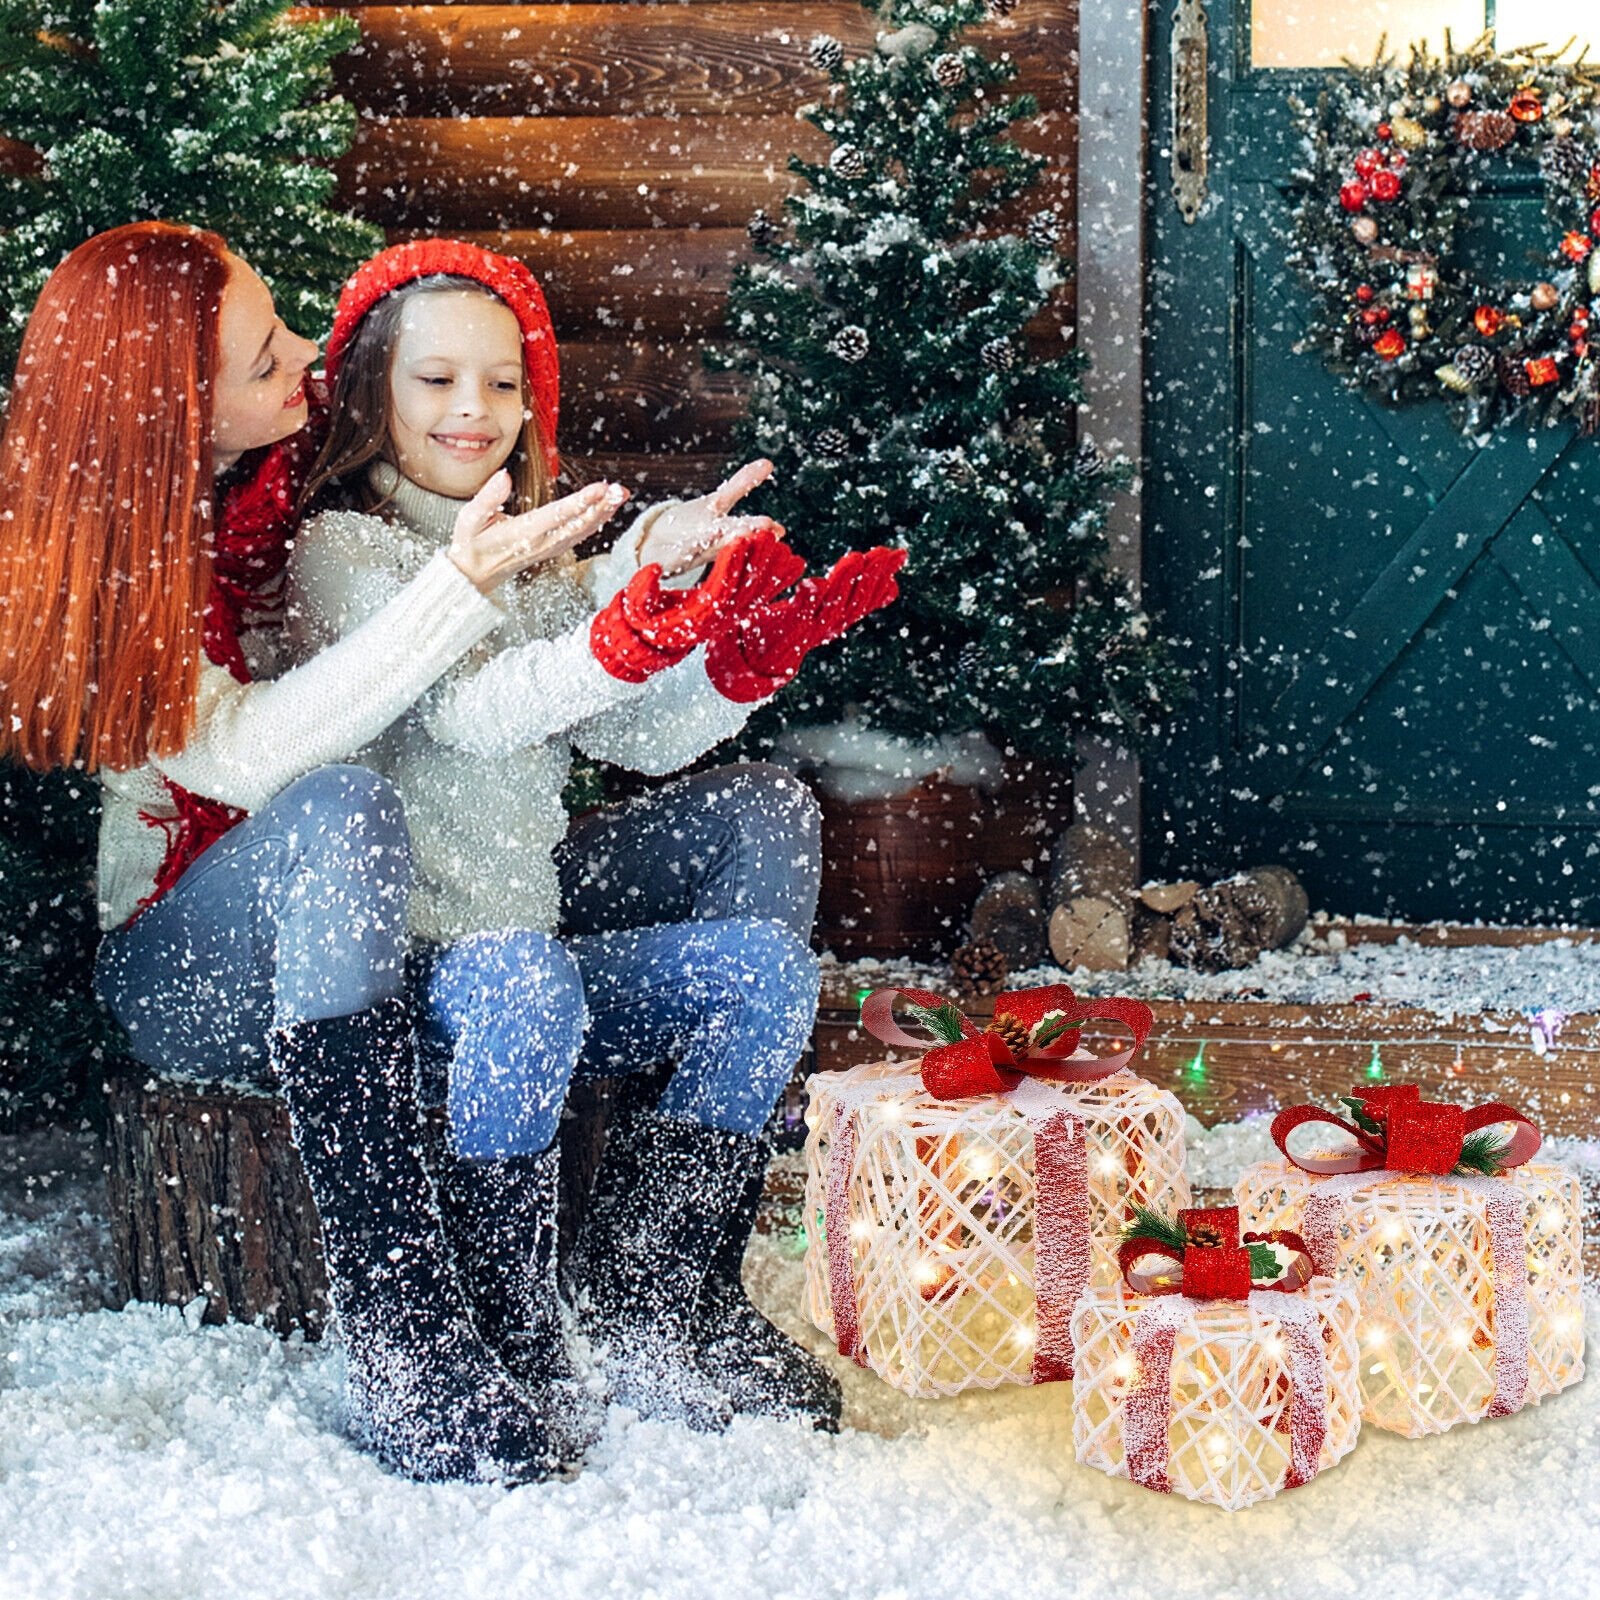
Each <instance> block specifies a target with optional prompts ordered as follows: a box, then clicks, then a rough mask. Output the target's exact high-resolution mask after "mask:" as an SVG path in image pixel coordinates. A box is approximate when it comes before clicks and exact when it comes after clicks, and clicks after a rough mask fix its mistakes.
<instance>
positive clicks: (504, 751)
mask: <svg viewBox="0 0 1600 1600" xmlns="http://www.w3.org/2000/svg"><path fill="white" fill-rule="evenodd" d="M419 549H420V544H419V541H418V540H417V539H415V538H413V537H412V536H411V535H410V534H409V533H408V532H407V531H406V530H405V529H403V528H400V527H397V526H396V525H395V524H394V523H390V522H386V521H385V520H384V519H383V518H381V517H374V516H368V515H364V514H362V513H360V512H349V511H334V512H327V513H324V514H323V515H322V516H320V517H318V518H316V519H314V520H313V521H312V522H311V523H309V524H308V525H307V526H306V527H305V528H303V529H302V530H301V534H300V538H299V540H298V541H297V542H296V548H295V554H294V558H293V561H292V563H291V566H290V634H291V639H292V641H293V644H294V647H295V649H296V652H297V654H300V655H304V654H305V653H306V651H307V650H308V649H310V648H315V647H317V646H318V645H319V644H321V643H322V642H323V641H325V640H326V639H328V638H336V637H338V636H339V635H340V634H341V633H343V632H344V631H345V630H347V629H349V628H351V627H354V626H356V625H357V624H358V623H359V622H360V621H361V619H362V618H363V617H364V616H365V615H367V614H368V613H369V612H370V611H371V610H373V609H374V608H375V607H377V606H379V605H382V604H383V603H384V602H385V599H386V598H387V596H388V595H389V594H390V593H391V592H392V591H393V590H395V589H396V588H398V586H399V584H400V583H401V581H402V575H403V572H404V570H405V568H406V566H407V565H408V563H409V562H410V561H412V560H414V559H417V558H418V552H419ZM574 592H576V593H579V594H581V591H574ZM485 603H486V604H491V605H492V604H493V602H489V601H486V602H485ZM580 603H581V602H580ZM495 609H496V614H497V615H501V614H502V613H500V611H499V608H498V607H496V608H495ZM591 620H592V619H591V618H590V617H589V616H585V617H584V618H583V620H582V621H580V622H577V623H576V624H573V625H570V626H567V627H565V628H563V629H562V630H561V631H559V632H557V633H556V634H555V635H554V636H553V637H551V638H539V639H530V640H527V641H525V642H524V643H521V644H514V645H509V646H508V647H506V648H505V649H503V650H500V651H498V652H496V653H495V654H493V655H490V656H488V657H487V658H483V657H481V656H480V657H475V658H474V659H472V660H469V661H462V662H461V663H460V664H459V665H458V666H456V667H455V668H454V670H453V671H451V672H450V673H448V674H447V675H446V676H445V677H443V678H442V679H441V681H440V682H439V683H438V685H437V686H436V687H435V688H434V689H433V690H432V691H431V692H430V693H428V694H427V695H426V696H425V697H424V698H423V699H422V700H421V701H420V703H419V705H418V708H417V716H418V720H419V721H420V722H421V724H422V726H423V728H424V729H426V731H427V733H428V735H429V737H430V738H432V739H433V740H434V741H435V742H436V743H438V744H442V745H450V746H454V747H455V748H457V749H461V750H465V751H466V752H467V753H468V754H470V755H477V756H504V755H510V754H511V753H513V752H514V751H517V750H523V749H527V748H529V747H530V746H534V745H539V744H543V743H544V742H545V741H546V740H548V739H552V738H555V737H557V736H558V735H561V734H565V733H567V732H568V731H569V730H570V729H571V728H572V726H573V725H574V724H575V723H579V722H582V721H583V720H584V719H585V718H588V717H592V716H594V715H595V714H597V713H599V712H603V711H606V710H608V709H610V708H613V707H616V706H620V705H623V704H625V703H626V702H628V701H630V700H637V699H639V698H640V696H641V695H642V694H643V693H644V689H645V686H644V685H643V684H633V683H623V682H622V681H621V680H620V679H617V678H613V677H612V676H611V674H610V673H608V672H607V671H606V670H605V668H604V667H602V666H601V665H600V663H599V662H598V661H596V660H595V658H594V652H593V650H592V649H591V648H590V645H589V624H590V621H591Z"/></svg>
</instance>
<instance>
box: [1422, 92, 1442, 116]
mask: <svg viewBox="0 0 1600 1600" xmlns="http://www.w3.org/2000/svg"><path fill="white" fill-rule="evenodd" d="M1422 109H1423V110H1424V111H1425V112H1426V113H1427V114H1428V115H1429V116H1430V117H1436V116H1438V115H1439V113H1440V112H1441V111H1443V110H1444V101H1443V100H1441V99H1440V98H1439V96H1438V95H1436V94H1430V95H1429V96H1428V98H1427V99H1426V100H1424V101H1423V102H1422Z"/></svg>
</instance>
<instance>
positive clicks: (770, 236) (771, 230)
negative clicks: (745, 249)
mask: <svg viewBox="0 0 1600 1600" xmlns="http://www.w3.org/2000/svg"><path fill="white" fill-rule="evenodd" d="M744 231H745V232H746V233H747V234H749V236H750V243H751V244H753V245H758V246H759V245H768V244H771V243H772V241H773V240H774V239H775V238H777V236H778V225H777V223H776V222H774V221H773V220H772V218H771V217H769V216H768V215H767V214H766V212H765V211H756V212H753V213H752V214H751V217H750V220H749V221H748V222H747V223H745V225H744Z"/></svg>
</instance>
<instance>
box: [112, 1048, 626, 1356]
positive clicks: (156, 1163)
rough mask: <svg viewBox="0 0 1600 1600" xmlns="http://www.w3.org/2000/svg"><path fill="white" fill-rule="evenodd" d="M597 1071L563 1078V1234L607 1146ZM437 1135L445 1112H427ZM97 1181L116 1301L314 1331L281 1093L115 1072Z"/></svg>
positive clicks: (318, 1310) (312, 1266)
mask: <svg viewBox="0 0 1600 1600" xmlns="http://www.w3.org/2000/svg"><path fill="white" fill-rule="evenodd" d="M610 1104H611V1089H610V1085H609V1084H608V1083H606V1082H604V1081H602V1082H599V1083H592V1084H579V1085H576V1086H575V1087H574V1088H573V1091H572V1095H571V1098H570V1101H569V1106H568V1112H569V1114H568V1116H567V1117H566V1118H565V1119H564V1120H563V1122H562V1128H561V1149H562V1171H561V1177H562V1193H561V1229H562V1234H563V1238H564V1239H566V1240H570V1238H571V1235H572V1231H573V1229H574V1228H575V1227H576V1226H577V1220H578V1218H579V1217H580V1216H581V1214H582V1209H583V1204H584V1201H585V1199H586V1198H587V1196H588V1193H589V1189H590V1186H591V1185H592V1183H593V1179H594V1169H595V1165H596V1163H597V1162H598V1160H599V1156H600V1151H601V1149H602V1148H603V1146H604V1139H605V1123H606V1118H607V1114H608V1111H609V1107H610ZM431 1118H432V1123H431V1126H430V1129H429V1133H430V1136H431V1137H442V1136H443V1126H442V1122H443V1111H442V1110H440V1111H436V1112H434V1113H431ZM106 1150H107V1166H106V1180H107V1188H108V1190H109V1194H110V1204H111V1240H112V1248H113V1251H114V1254H115V1259H116V1268H117V1283H118V1289H119V1292H120V1294H121V1295H122V1297H123V1299H124V1301H127V1300H151V1301H155V1302H157V1303H158V1304H163V1305H177V1306H187V1305H191V1304H193V1303H194V1302H195V1301H197V1300H200V1299H202V1298H203V1299H204V1301H205V1312H204V1319H205V1321H207V1322H211V1323H221V1322H254V1321H256V1320H257V1319H260V1320H261V1321H263V1322H264V1323H265V1324H266V1326H268V1327H270V1328H272V1329H274V1330H275V1331H276V1332H278V1333H279V1334H280V1335H287V1334H289V1333H291V1332H293V1331H294V1330H296V1329H299V1330H301V1331H302V1332H304V1334H305V1335H306V1337H307V1338H311V1339H315V1338H317V1337H319V1336H320V1335H321V1333H322V1331H323V1328H324V1326H325V1325H326V1322H327V1319H328V1277H327V1272H326V1269H325V1268H324V1266H323V1259H322V1232H321V1228H320V1227H319V1225H318V1222H317V1213H316V1207H315V1206H314V1205H313V1204H312V1200H311V1194H310V1191H309V1190H308V1189H307V1187H306V1180H305V1173H304V1171H303V1169H302V1168H301V1165H300V1157H299V1155H298V1154H297V1153H296V1151H295V1148H294V1143H293V1141H292V1140H291V1138H290V1136H289V1113H288V1110H287V1109H286V1108H285V1106H284V1104H283V1102H282V1101H281V1100H279V1099H277V1098H276V1097H275V1096H273V1095H271V1094H268V1093H264V1092H262V1091H259V1090H251V1089H248V1088H245V1087H242V1086H240V1085H237V1084H224V1083H217V1084H206V1085H202V1084H195V1083H189V1082H184V1081H181V1080H179V1079H170V1078H169V1079H163V1078H157V1077H153V1076H149V1075H146V1076H144V1077H139V1076H127V1077H122V1078H118V1079H116V1080H114V1081H113V1082H112V1084H111V1087H110V1092H109V1107H108V1118H107V1126H106Z"/></svg>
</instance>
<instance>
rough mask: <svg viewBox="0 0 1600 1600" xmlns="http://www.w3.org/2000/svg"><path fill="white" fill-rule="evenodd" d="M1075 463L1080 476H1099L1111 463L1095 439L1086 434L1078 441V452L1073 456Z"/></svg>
mask: <svg viewBox="0 0 1600 1600" xmlns="http://www.w3.org/2000/svg"><path fill="white" fill-rule="evenodd" d="M1073 465H1074V466H1075V467H1076V468H1077V471H1078V476H1079V477H1080V478H1098V477H1100V476H1101V475H1102V474H1103V473H1104V472H1105V470H1106V468H1107V466H1109V465H1110V463H1109V462H1108V461H1107V460H1106V457H1105V452H1104V451H1103V450H1102V449H1101V448H1100V446H1099V445H1097V444H1096V443H1095V442H1094V440H1093V439H1091V438H1090V437H1089V435H1088V434H1085V435H1084V436H1083V438H1081V439H1080V440H1079V441H1078V453H1077V455H1076V456H1075V457H1074V458H1073Z"/></svg>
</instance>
